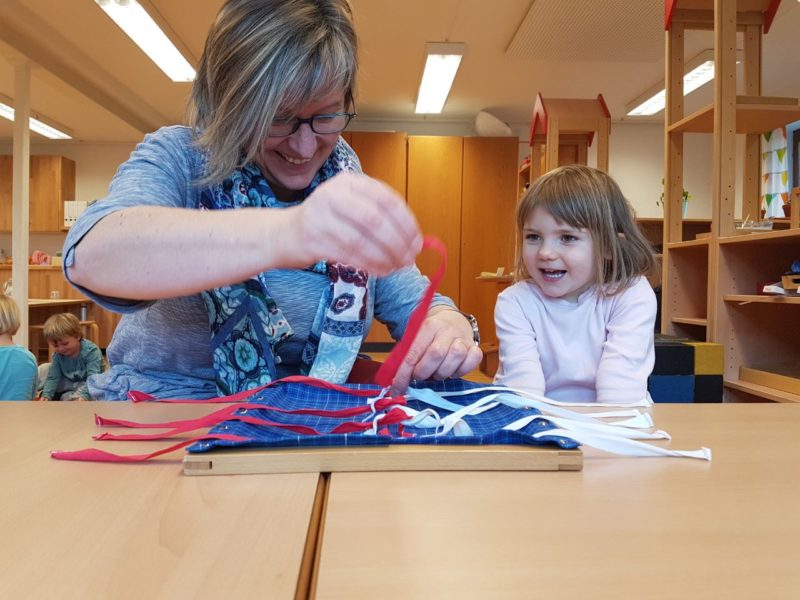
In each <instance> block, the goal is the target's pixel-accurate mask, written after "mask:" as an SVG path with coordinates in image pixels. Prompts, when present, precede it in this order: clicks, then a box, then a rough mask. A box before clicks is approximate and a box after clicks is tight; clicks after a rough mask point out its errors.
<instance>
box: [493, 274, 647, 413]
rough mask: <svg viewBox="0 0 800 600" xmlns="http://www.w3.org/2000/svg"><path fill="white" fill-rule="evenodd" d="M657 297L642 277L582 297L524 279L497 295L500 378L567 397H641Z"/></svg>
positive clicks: (572, 399)
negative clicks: (616, 290) (560, 294)
mask: <svg viewBox="0 0 800 600" xmlns="http://www.w3.org/2000/svg"><path fill="white" fill-rule="evenodd" d="M655 317H656V297H655V294H654V293H653V289H652V288H651V287H650V284H649V283H648V282H647V280H646V279H645V278H643V277H640V278H639V279H638V280H637V281H636V282H635V283H634V284H633V285H632V286H630V287H629V288H627V289H626V290H625V291H624V292H621V293H620V294H617V295H615V296H596V295H595V294H594V288H590V289H588V290H587V291H585V292H584V293H583V294H581V296H580V297H579V298H578V301H577V302H570V301H568V300H562V299H554V298H548V297H546V296H545V295H544V294H542V292H541V291H540V290H539V288H538V287H536V284H534V283H533V282H532V281H530V280H528V281H520V282H518V283H516V284H514V285H512V286H511V287H509V288H508V289H506V290H504V291H503V292H502V293H501V294H500V296H498V298H497V305H496V307H495V312H494V320H495V325H496V327H497V337H498V339H499V340H500V368H499V369H498V371H497V375H496V376H495V378H494V381H495V383H497V384H502V385H506V386H509V387H513V388H517V389H522V390H525V391H530V392H534V393H537V394H542V395H545V396H547V397H548V398H551V399H553V400H561V401H565V402H618V403H625V402H635V401H637V400H641V399H642V398H646V397H647V377H648V376H649V375H650V373H651V372H652V370H653V364H654V363H655V350H654V347H653V326H654V324H655Z"/></svg>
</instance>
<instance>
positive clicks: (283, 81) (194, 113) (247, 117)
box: [189, 0, 358, 183]
mask: <svg viewBox="0 0 800 600" xmlns="http://www.w3.org/2000/svg"><path fill="white" fill-rule="evenodd" d="M357 54H358V42H357V37H356V32H355V27H354V25H353V14H352V9H351V7H350V4H349V2H348V0H227V2H225V4H224V5H223V6H222V8H221V9H220V12H219V14H218V15H217V19H216V21H215V22H214V24H213V25H212V27H211V30H210V31H209V33H208V37H207V39H206V44H205V49H204V50H203V55H202V57H201V58H200V64H199V66H198V69H197V77H196V78H195V80H194V85H193V87H192V96H191V100H190V104H189V121H190V123H191V125H192V127H193V128H194V130H195V135H196V141H197V144H198V146H199V147H200V149H202V150H204V151H205V152H206V155H207V157H208V168H207V172H208V174H207V176H206V178H205V180H204V181H203V183H209V182H215V181H220V180H222V179H223V178H224V177H226V176H227V175H228V174H229V173H230V172H231V171H233V170H234V169H236V168H239V167H242V166H243V165H245V164H247V163H249V162H252V160H253V159H254V158H255V157H256V155H257V154H258V151H259V148H260V146H261V144H262V142H263V140H264V139H266V137H267V134H268V132H269V129H270V126H271V124H272V121H273V119H274V118H275V117H276V116H277V117H280V118H286V117H292V116H294V114H295V111H297V110H299V109H301V108H302V107H303V105H304V104H307V103H308V102H310V101H313V100H314V99H318V98H322V97H324V96H327V95H328V94H331V93H334V92H338V91H343V92H344V93H345V103H346V107H347V106H349V105H351V104H352V102H353V96H354V90H355V82H356V74H357V71H358V56H357Z"/></svg>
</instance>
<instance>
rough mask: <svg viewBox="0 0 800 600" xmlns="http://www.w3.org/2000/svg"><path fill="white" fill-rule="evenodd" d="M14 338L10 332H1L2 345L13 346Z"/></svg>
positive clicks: (0, 340)
mask: <svg viewBox="0 0 800 600" xmlns="http://www.w3.org/2000/svg"><path fill="white" fill-rule="evenodd" d="M13 345H14V340H13V339H11V334H10V333H0V346H13Z"/></svg>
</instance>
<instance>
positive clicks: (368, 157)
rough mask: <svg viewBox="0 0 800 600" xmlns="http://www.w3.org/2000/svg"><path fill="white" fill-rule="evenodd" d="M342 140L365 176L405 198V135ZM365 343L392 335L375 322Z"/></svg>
mask: <svg viewBox="0 0 800 600" xmlns="http://www.w3.org/2000/svg"><path fill="white" fill-rule="evenodd" d="M346 133H347V134H348V135H347V137H345V141H346V142H347V143H348V144H350V146H351V147H352V148H353V150H354V151H355V153H356V154H357V155H358V158H359V160H360V161H361V168H362V169H363V170H364V173H365V174H366V175H369V176H370V177H374V178H375V179H380V180H381V181H384V182H386V183H387V184H389V185H390V186H392V187H393V188H394V189H395V190H397V192H398V193H399V194H400V195H401V196H403V197H405V195H406V134H405V133H398V132H382V131H349V132H346ZM364 341H365V342H367V343H380V344H385V343H390V342H392V341H393V340H392V336H391V335H390V334H389V330H388V329H387V328H386V326H385V325H383V323H379V322H378V321H375V322H374V323H373V324H372V328H371V329H370V332H369V335H368V336H367V338H366V339H365V340H364Z"/></svg>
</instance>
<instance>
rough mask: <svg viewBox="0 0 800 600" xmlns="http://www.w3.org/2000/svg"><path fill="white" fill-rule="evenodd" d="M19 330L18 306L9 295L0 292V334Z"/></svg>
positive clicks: (12, 333)
mask: <svg viewBox="0 0 800 600" xmlns="http://www.w3.org/2000/svg"><path fill="white" fill-rule="evenodd" d="M17 331H19V307H18V306H17V303H16V302H14V299H13V298H12V297H11V296H6V295H5V294H0V335H5V334H9V335H16V334H17Z"/></svg>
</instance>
